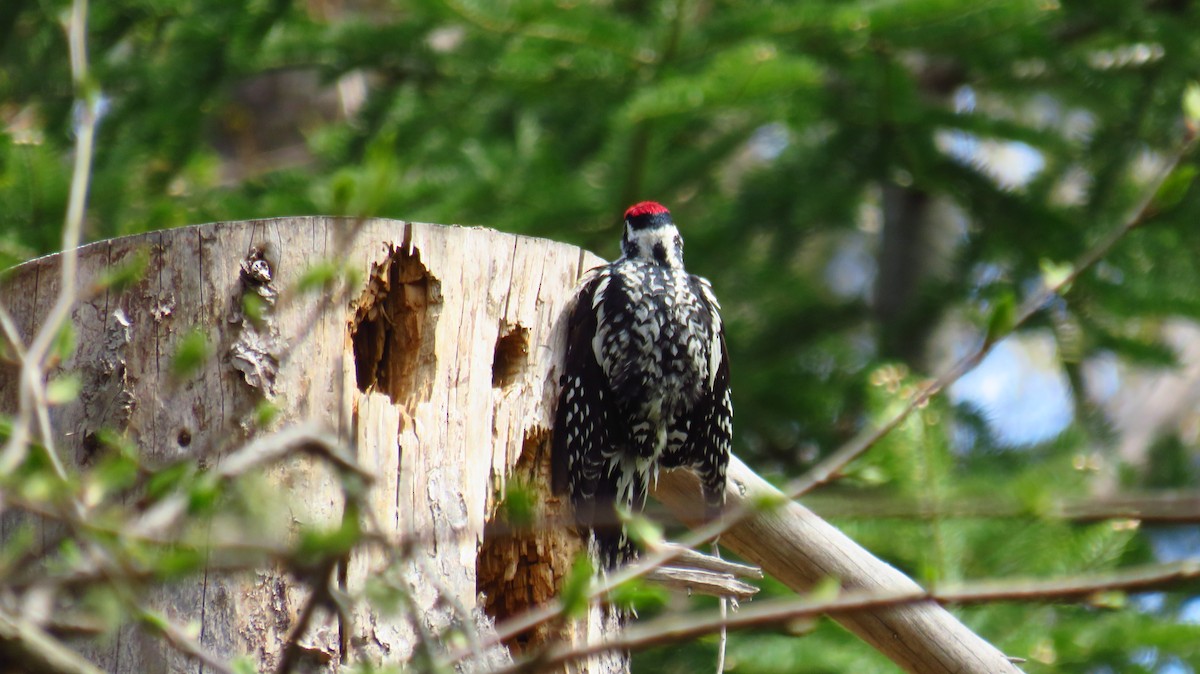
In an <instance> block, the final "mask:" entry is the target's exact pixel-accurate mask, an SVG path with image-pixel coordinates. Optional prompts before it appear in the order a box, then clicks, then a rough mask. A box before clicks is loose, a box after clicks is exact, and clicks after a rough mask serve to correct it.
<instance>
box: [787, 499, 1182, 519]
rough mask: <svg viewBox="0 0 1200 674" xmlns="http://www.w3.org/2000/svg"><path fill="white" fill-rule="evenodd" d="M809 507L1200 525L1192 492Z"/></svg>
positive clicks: (834, 502) (881, 514) (852, 512)
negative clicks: (1034, 503) (1033, 503)
mask: <svg viewBox="0 0 1200 674" xmlns="http://www.w3.org/2000/svg"><path fill="white" fill-rule="evenodd" d="M804 503H805V505H807V506H809V507H810V508H812V509H813V510H815V511H817V512H818V513H820V514H821V516H822V517H825V518H828V519H838V518H849V519H856V518H871V519H889V518H891V519H913V520H917V519H930V518H943V519H945V518H1031V517H1038V518H1049V519H1062V520H1068V521H1073V522H1102V521H1106V520H1131V521H1134V522H1139V523H1162V524H1196V523H1200V495H1197V494H1196V493H1194V492H1187V491H1166V492H1153V493H1134V494H1114V495H1108V496H1089V497H1087V498H1075V499H1063V500H1060V501H1056V502H1052V503H1050V504H1048V505H1039V507H1038V508H1037V509H1036V510H1034V509H1031V508H1030V506H1028V505H1025V504H1022V503H1018V502H1014V501H1007V500H1003V499H999V498H993V497H983V498H958V499H954V500H951V501H948V502H944V503H942V504H940V505H939V506H938V507H932V506H931V505H930V504H927V503H922V502H919V501H915V500H913V499H906V498H898V497H890V496H888V497H885V496H881V495H879V494H877V493H869V492H868V493H854V494H832V495H826V494H825V493H824V492H822V493H819V494H816V493H814V494H809V495H807V496H805V497H804Z"/></svg>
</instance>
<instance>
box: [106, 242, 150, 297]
mask: <svg viewBox="0 0 1200 674" xmlns="http://www.w3.org/2000/svg"><path fill="white" fill-rule="evenodd" d="M149 265H150V253H149V251H147V250H146V249H145V248H138V249H137V250H135V251H134V252H133V254H132V255H130V256H129V258H128V259H126V260H123V261H122V262H121V263H120V264H117V265H115V266H111V267H108V268H107V269H105V270H104V272H103V273H101V274H100V278H99V279H97V280H96V286H97V287H98V288H99V289H101V290H110V291H112V292H114V293H120V292H123V291H125V290H126V289H128V288H129V287H130V286H133V285H135V284H137V283H138V282H139V281H141V280H142V279H143V278H145V276H146V268H147V267H149Z"/></svg>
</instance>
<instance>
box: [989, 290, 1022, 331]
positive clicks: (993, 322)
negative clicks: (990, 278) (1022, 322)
mask: <svg viewBox="0 0 1200 674" xmlns="http://www.w3.org/2000/svg"><path fill="white" fill-rule="evenodd" d="M1016 324H1017V301H1016V300H1015V299H1013V296H1012V293H1010V292H1005V293H1003V294H1002V295H1000V297H999V298H998V299H997V300H996V302H995V305H994V306H993V307H992V314H991V315H990V316H988V326H987V342H988V344H993V343H995V342H996V341H997V340H1000V339H1004V337H1006V336H1007V335H1008V334H1009V333H1011V332H1012V330H1013V326H1015V325H1016Z"/></svg>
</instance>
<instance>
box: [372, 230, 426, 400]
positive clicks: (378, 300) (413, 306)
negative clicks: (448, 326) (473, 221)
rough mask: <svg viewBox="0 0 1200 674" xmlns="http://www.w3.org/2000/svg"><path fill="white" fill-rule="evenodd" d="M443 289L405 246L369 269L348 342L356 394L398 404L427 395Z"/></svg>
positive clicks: (393, 248) (390, 249) (393, 249)
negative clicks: (379, 396) (426, 375)
mask: <svg viewBox="0 0 1200 674" xmlns="http://www.w3.org/2000/svg"><path fill="white" fill-rule="evenodd" d="M441 305H442V290H441V283H440V282H438V280H437V279H436V278H434V277H433V275H432V274H430V273H429V270H428V269H427V268H426V267H425V265H424V264H423V263H422V262H421V252H420V251H419V250H417V249H416V248H412V247H409V246H400V247H397V246H394V245H389V246H388V256H387V258H385V259H384V260H383V261H381V262H377V263H375V264H373V265H371V274H370V277H369V278H368V279H367V286H366V288H364V289H363V293H362V295H361V296H360V297H359V299H358V300H357V301H356V302H354V304H353V305H352V308H353V311H354V316H353V318H352V319H351V320H350V341H351V343H352V345H353V349H354V374H355V378H356V380H357V383H358V388H359V390H360V391H362V392H364V393H366V392H368V391H379V392H380V393H385V394H387V395H388V396H389V397H390V398H391V399H392V402H395V403H397V404H406V403H412V402H415V401H417V400H422V399H425V398H427V397H428V396H429V393H430V390H431V388H432V382H430V381H428V380H427V379H426V378H424V377H422V376H421V375H422V373H423V372H424V373H431V372H432V371H433V367H432V364H433V360H434V357H435V356H434V353H435V352H434V348H433V347H434V344H433V335H434V330H433V328H434V325H435V324H436V322H437V316H438V313H439V312H440V311H441Z"/></svg>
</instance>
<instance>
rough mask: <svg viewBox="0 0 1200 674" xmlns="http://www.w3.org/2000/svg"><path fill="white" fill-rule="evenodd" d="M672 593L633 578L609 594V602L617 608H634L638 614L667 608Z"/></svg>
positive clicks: (659, 586)
mask: <svg viewBox="0 0 1200 674" xmlns="http://www.w3.org/2000/svg"><path fill="white" fill-rule="evenodd" d="M669 599H670V593H668V592H667V589H666V588H664V587H662V586H661V585H654V584H651V583H647V582H645V581H644V580H642V579H641V578H633V579H630V580H628V581H626V582H624V583H621V584H620V585H618V586H617V587H616V588H614V589H613V591H612V592H611V593H610V594H609V601H611V602H612V603H613V604H616V605H617V606H623V607H627V608H632V609H633V610H635V611H637V612H639V613H640V612H642V611H649V610H655V609H660V608H662V607H664V606H666V604H667V601H668V600H669Z"/></svg>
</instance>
